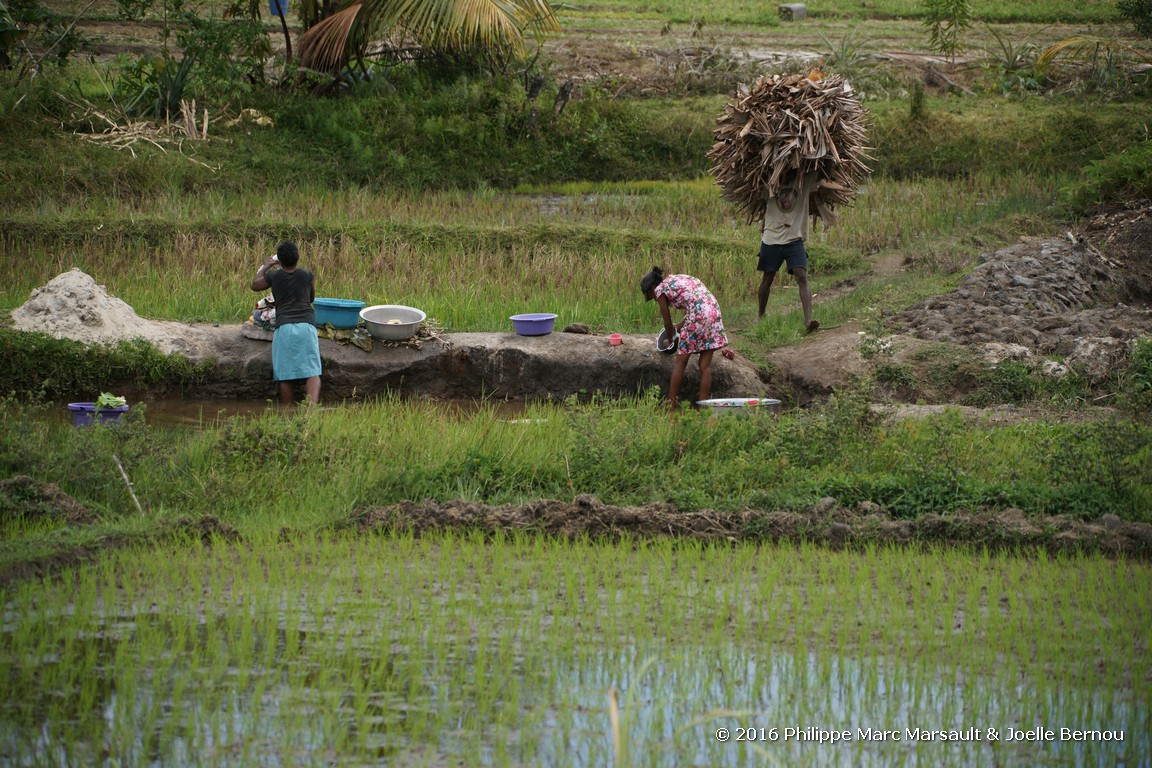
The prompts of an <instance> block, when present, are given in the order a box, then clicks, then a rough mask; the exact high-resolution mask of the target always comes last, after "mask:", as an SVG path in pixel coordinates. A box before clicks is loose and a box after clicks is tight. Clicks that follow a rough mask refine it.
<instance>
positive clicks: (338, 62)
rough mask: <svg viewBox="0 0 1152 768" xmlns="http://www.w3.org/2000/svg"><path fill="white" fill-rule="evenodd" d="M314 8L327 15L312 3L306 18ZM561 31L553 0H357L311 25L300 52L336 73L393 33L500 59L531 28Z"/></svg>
mask: <svg viewBox="0 0 1152 768" xmlns="http://www.w3.org/2000/svg"><path fill="white" fill-rule="evenodd" d="M325 5H327V4H325ZM309 7H311V8H313V9H315V11H316V12H317V14H319V13H322V12H323V11H322V10H320V9H319V8H318V7H317V6H316V4H315V2H314V0H313V2H311V3H306V8H305V11H306V13H305V16H307V15H308V13H307V11H308V9H309ZM305 23H306V24H307V23H308V21H307V19H306V21H305ZM559 29H560V24H559V22H558V21H557V20H556V14H555V13H554V11H553V9H552V6H551V5H550V4H549V2H548V0H355V2H351V3H348V4H347V5H345V6H344V7H343V8H341V9H340V10H338V11H336V12H335V13H332V14H331V15H329V16H327V17H326V18H323V19H320V20H319V21H317V22H316V23H315V24H313V25H311V26H310V28H309V29H308V31H307V32H305V33H304V34H303V35H302V36H301V37H300V39H299V41H298V48H299V51H300V63H301V64H302V65H303V66H304V67H306V68H308V69H314V70H318V71H321V72H333V73H334V72H339V71H340V70H341V69H343V68H344V66H345V65H347V64H348V62H349V61H350V60H351V59H352V58H356V59H357V60H359V59H360V58H361V57H362V56H363V54H364V52H365V49H366V48H367V45H368V43H369V41H370V40H373V39H378V38H380V37H384V36H387V35H389V34H393V33H405V34H407V35H410V36H411V37H412V38H414V39H415V40H416V41H417V42H418V43H419V45H420V46H422V47H423V48H425V49H428V50H432V51H440V52H464V51H477V50H479V51H482V52H484V53H486V54H488V55H490V56H493V57H496V58H499V57H502V56H504V55H507V54H515V53H519V52H521V51H522V50H523V48H524V43H525V39H524V35H525V32H526V31H527V30H533V31H535V32H537V33H544V32H556V31H559Z"/></svg>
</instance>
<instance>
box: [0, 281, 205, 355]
mask: <svg viewBox="0 0 1152 768" xmlns="http://www.w3.org/2000/svg"><path fill="white" fill-rule="evenodd" d="M12 323H13V325H14V327H15V328H16V329H17V330H20V331H39V332H42V333H47V334H49V335H50V336H54V337H56V338H58V339H72V340H74V341H80V342H83V343H85V344H108V345H113V344H116V343H118V342H120V341H128V340H131V339H144V340H145V341H148V342H151V343H152V344H154V345H155V346H156V347H157V348H158V349H159V350H160V351H161V352H164V353H169V354H170V353H172V352H183V351H185V350H186V348H187V346H188V344H187V340H186V338H185V336H184V334H182V333H181V332H180V328H179V325H178V324H175V323H168V322H162V321H154V320H145V319H143V318H141V317H140V316H139V315H137V314H136V310H134V309H132V307H131V306H129V305H128V304H126V303H125V302H124V301H122V300H120V299H117V298H116V297H115V296H111V295H109V293H108V291H107V289H105V287H104V286H102V285H97V284H96V281H95V280H93V279H92V278H91V277H90V276H88V275H87V274H85V273H84V272H82V271H80V270H79V269H75V268H74V269H72V270H71V271H70V272H65V273H63V274H61V275H57V276H56V277H54V278H53V279H52V280H50V281H49V282H48V283H46V284H45V285H43V286H41V287H40V288H37V289H36V290H34V291H32V295H31V296H30V297H29V298H28V301H26V302H24V304H23V305H22V306H20V307H19V308H17V309H15V310H13V312H12Z"/></svg>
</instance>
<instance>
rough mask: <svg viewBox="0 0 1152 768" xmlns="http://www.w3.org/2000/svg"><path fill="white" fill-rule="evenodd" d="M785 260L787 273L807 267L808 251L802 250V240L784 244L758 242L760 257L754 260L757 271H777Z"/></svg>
mask: <svg viewBox="0 0 1152 768" xmlns="http://www.w3.org/2000/svg"><path fill="white" fill-rule="evenodd" d="M785 262H787V264H788V273H789V274H791V273H792V272H793V271H794V270H797V269H804V270H806V269H808V252H807V251H805V250H804V241H803V240H793V241H792V242H790V243H785V244H784V245H768V244H767V243H760V259H759V261H757V262H756V269H757V270H758V271H760V272H779V271H780V267H781V266H783V265H784V263H785Z"/></svg>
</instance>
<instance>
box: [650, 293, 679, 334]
mask: <svg viewBox="0 0 1152 768" xmlns="http://www.w3.org/2000/svg"><path fill="white" fill-rule="evenodd" d="M656 302H657V303H658V304H659V305H660V316H661V317H662V318H663V319H664V333H665V334H667V335H668V339H669V341H671V339H672V337H673V336H675V335H676V334H677V333H679V332H680V329H679V328H677V327H675V326H674V325H672V313H671V312H669V311H668V297H667V296H657V297H656Z"/></svg>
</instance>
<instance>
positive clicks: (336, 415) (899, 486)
mask: <svg viewBox="0 0 1152 768" xmlns="http://www.w3.org/2000/svg"><path fill="white" fill-rule="evenodd" d="M866 398H867V392H859V393H853V394H851V395H841V396H839V397H836V398H833V399H832V401H831V402H830V403H829V404H828V405H826V406H824V407H813V408H810V409H806V410H800V411H796V412H791V413H788V414H786V415H784V416H781V417H779V418H776V417H771V416H766V417H761V418H754V419H738V418H729V419H718V420H717V419H708V418H707V417H706V416H705V415H703V414H696V413H693V412H688V413H685V414H683V415H682V416H681V418H679V419H670V418H669V417H668V414H667V412H666V411H665V410H663V408H662V407H661V406H660V403H659V400H658V397H657V396H656V394H655V393H648V394H646V395H644V396H640V397H637V398H633V399H625V400H623V401H619V402H610V403H609V402H598V401H593V402H590V403H586V404H583V405H577V404H574V403H570V404H568V405H566V406H544V405H530V406H528V407H527V410H526V412H525V413H524V414H523V416H521V417H518V418H515V419H511V418H508V417H507V416H506V415H505V414H502V413H501V412H500V411H499V410H497V409H496V408H495V404H492V405H491V406H489V407H484V408H482V409H481V410H480V411H478V412H476V413H474V414H471V415H462V414H460V413H458V412H456V411H454V410H453V409H451V408H450V407H449V406H446V405H436V404H427V403H419V402H404V401H399V400H384V401H380V402H371V403H365V404H362V405H356V406H353V405H347V406H342V407H337V408H332V409H330V410H323V411H320V412H316V413H311V412H302V413H300V414H298V415H293V414H290V413H289V414H285V413H283V412H281V411H278V410H269V411H268V412H266V413H264V414H262V415H258V416H256V417H253V418H247V419H246V418H234V419H231V420H229V421H227V422H226V423H225V424H223V425H211V424H209V425H205V426H203V427H202V428H200V429H188V428H175V427H162V426H151V425H149V424H147V418H146V412H145V413H140V412H141V411H146V409H145V408H144V406H141V405H138V406H137V408H136V409H135V411H134V412H133V413H134V415H133V418H132V419H131V420H130V421H129V423H128V424H125V425H119V426H117V427H115V428H101V429H84V430H76V429H74V428H73V427H72V426H71V425H70V424H69V423H68V422H67V421H66V420H65V419H64V418H63V417H62V416H57V417H56V418H53V414H60V413H61V409H60V407H59V406H54V407H53V406H42V407H37V406H29V405H21V404H19V403H17V402H16V401H13V400H9V401H6V402H5V405H4V415H5V420H6V424H5V427H4V437H5V448H4V450H3V452H2V453H0V473H3V474H4V475H5V476H11V475H29V476H31V477H33V478H36V479H37V480H40V481H43V482H54V483H56V484H58V485H59V487H60V488H61V489H62V490H63V491H65V492H66V493H68V494H71V495H72V496H74V497H75V498H76V499H77V500H78V501H80V503H82V504H84V505H85V506H86V507H88V508H90V509H93V510H96V511H97V512H99V513H100V514H101V515H102V519H105V520H108V521H114V520H116V519H118V518H119V517H121V516H129V517H132V516H136V515H137V514H138V513H137V511H136V508H135V506H134V504H133V502H132V500H131V498H130V496H129V495H128V494H127V493H126V490H125V488H124V485H123V482H122V478H121V477H120V476H119V474H118V472H117V469H116V465H115V463H114V461H115V460H114V459H113V457H114V456H115V457H118V458H119V460H120V461H121V462H122V465H123V466H124V467H125V468H126V471H127V472H128V473H129V475H130V477H131V479H132V483H133V487H134V489H135V492H136V495H137V496H138V497H139V499H140V500H141V503H142V504H144V505H145V506H146V508H147V510H148V514H149V515H150V516H152V517H154V518H155V519H157V520H166V519H171V518H173V517H179V516H191V517H198V516H200V515H202V514H204V513H212V514H214V515H216V516H217V517H219V518H220V519H222V520H224V521H225V522H227V523H228V524H229V525H232V526H234V527H236V528H238V529H239V530H240V531H241V532H242V533H245V534H253V533H256V532H259V531H262V530H263V531H268V530H272V531H275V530H279V529H280V528H281V527H287V528H290V529H302V530H313V529H315V528H316V527H322V526H327V525H334V524H337V523H339V522H340V521H342V520H345V519H347V518H348V517H350V516H351V515H353V513H355V512H356V511H357V510H358V509H361V508H363V507H364V506H368V505H386V504H391V503H395V502H400V501H403V500H413V501H419V500H421V499H425V498H430V499H438V500H442V501H447V500H451V499H467V500H473V501H478V502H483V503H489V504H503V503H526V502H528V501H531V500H533V499H567V500H572V499H573V498H575V497H576V496H578V495H580V494H593V495H595V496H597V497H599V498H600V499H601V500H603V501H604V502H605V503H609V504H615V505H642V504H646V503H650V502H667V503H669V504H672V505H674V506H675V507H677V508H679V509H683V510H699V509H717V510H723V511H739V510H741V509H761V510H777V509H782V510H806V509H808V508H809V507H811V506H812V505H814V504H816V503H817V502H818V501H819V500H820V499H821V498H823V497H825V496H833V497H835V498H837V499H839V500H840V501H841V503H843V504H844V505H845V506H847V507H849V508H851V507H854V506H856V505H857V504H859V503H860V502H862V501H872V502H875V503H879V504H881V505H882V506H884V507H885V508H887V509H888V510H889V512H890V513H891V514H892V515H894V516H896V517H906V518H916V517H918V516H920V515H923V514H926V513H929V512H935V513H944V514H949V513H958V512H965V511H970V510H976V509H980V508H984V507H991V508H994V509H996V508H1003V507H1009V506H1011V507H1017V508H1020V509H1022V510H1024V511H1025V512H1026V513H1028V514H1030V515H1052V514H1069V515H1072V516H1074V517H1077V518H1080V519H1095V518H1098V517H1099V516H1100V515H1102V514H1104V513H1108V512H1112V513H1116V514H1119V515H1121V516H1123V517H1125V518H1128V519H1132V520H1143V521H1148V510H1149V509H1150V508H1152V476H1150V475H1149V472H1148V469H1147V467H1148V466H1150V465H1152V463H1150V462H1149V461H1148V456H1149V451H1150V450H1152V431H1150V430H1149V428H1148V427H1147V426H1146V425H1141V424H1139V423H1135V422H1129V421H1124V420H1116V421H1105V422H1102V423H1099V424H1096V423H1092V424H1089V425H1085V426H1080V427H1077V426H1069V425H1057V424H1047V423H1037V424H1031V423H1023V424H1019V425H1012V426H1000V427H996V426H992V425H975V424H970V423H967V422H965V421H964V420H962V419H961V418H959V416H958V415H955V414H953V415H951V416H949V415H943V416H939V417H935V418H932V419H928V420H926V421H923V422H920V421H915V420H914V421H897V422H891V423H887V422H881V421H879V420H877V419H876V418H875V417H873V416H871V415H870V412H869V410H868V406H867V399H866ZM17 437H18V438H19V440H18V441H17ZM298 464H302V466H303V467H304V470H305V471H304V472H303V474H301V475H299V476H297V477H296V478H295V480H294V482H293V483H292V484H291V485H290V486H281V485H280V484H277V483H271V482H258V483H254V482H253V480H252V478H253V477H259V478H272V477H276V476H277V475H278V474H279V473H281V472H288V471H290V468H291V467H295V466H297V465H298ZM1069 465H1073V466H1074V468H1069ZM1081 466H1083V467H1084V469H1083V470H1081V469H1080V467H1081Z"/></svg>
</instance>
